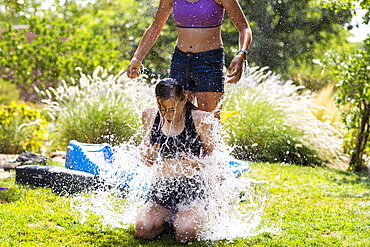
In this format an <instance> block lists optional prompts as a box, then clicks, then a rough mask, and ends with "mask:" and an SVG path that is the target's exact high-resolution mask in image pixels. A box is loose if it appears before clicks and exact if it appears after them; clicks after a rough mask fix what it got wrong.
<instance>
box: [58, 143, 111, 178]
mask: <svg viewBox="0 0 370 247" xmlns="http://www.w3.org/2000/svg"><path fill="white" fill-rule="evenodd" d="M113 161H114V156H113V149H112V147H111V146H110V145H109V144H106V143H103V144H86V143H81V142H78V141H75V140H72V141H70V142H69V145H68V148H67V153H66V162H65V167H66V168H68V169H72V170H77V171H83V172H88V173H91V174H94V175H100V173H101V169H102V167H104V166H105V165H106V164H112V163H113Z"/></svg>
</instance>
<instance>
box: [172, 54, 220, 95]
mask: <svg viewBox="0 0 370 247" xmlns="http://www.w3.org/2000/svg"><path fill="white" fill-rule="evenodd" d="M224 64H225V53H224V50H223V48H218V49H215V50H210V51H205V52H199V53H193V52H183V51H181V50H180V49H179V48H177V47H175V51H174V52H173V54H172V61H171V70H170V77H171V78H174V79H177V80H178V81H179V82H180V83H181V84H182V85H183V86H184V89H185V90H186V91H193V92H220V93H223V92H224V81H225V76H224V73H223V66H224Z"/></svg>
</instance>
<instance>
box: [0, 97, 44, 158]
mask: <svg viewBox="0 0 370 247" xmlns="http://www.w3.org/2000/svg"><path fill="white" fill-rule="evenodd" d="M0 125H1V129H0V153H6V154H13V153H21V152H22V151H23V150H28V151H30V152H40V151H41V149H42V147H43V146H44V144H45V140H46V138H47V131H46V127H47V125H48V122H47V121H46V119H45V117H44V116H43V115H42V114H41V111H39V110H35V109H32V108H31V107H30V106H27V105H26V104H25V103H21V104H17V103H14V102H13V103H10V105H0Z"/></svg>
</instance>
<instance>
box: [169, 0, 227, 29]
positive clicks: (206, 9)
mask: <svg viewBox="0 0 370 247" xmlns="http://www.w3.org/2000/svg"><path fill="white" fill-rule="evenodd" d="M224 13H225V9H224V8H223V7H222V6H221V5H219V4H217V3H216V1H215V0H198V1H196V2H193V3H191V2H188V1H187V0H173V18H174V20H175V22H176V25H177V26H178V27H184V28H193V27H194V28H197V27H200V28H209V27H217V26H220V25H221V24H222V21H223V19H224Z"/></svg>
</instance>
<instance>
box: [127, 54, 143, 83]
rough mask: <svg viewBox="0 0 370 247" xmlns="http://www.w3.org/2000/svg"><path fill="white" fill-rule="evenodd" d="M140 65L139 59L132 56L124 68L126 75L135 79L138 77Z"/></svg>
mask: <svg viewBox="0 0 370 247" xmlns="http://www.w3.org/2000/svg"><path fill="white" fill-rule="evenodd" d="M140 66H141V61H139V60H137V59H136V58H133V59H132V60H131V62H130V64H129V65H128V67H127V70H126V73H127V76H128V77H129V78H131V79H135V78H137V77H139V76H140V73H139V70H140Z"/></svg>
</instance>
